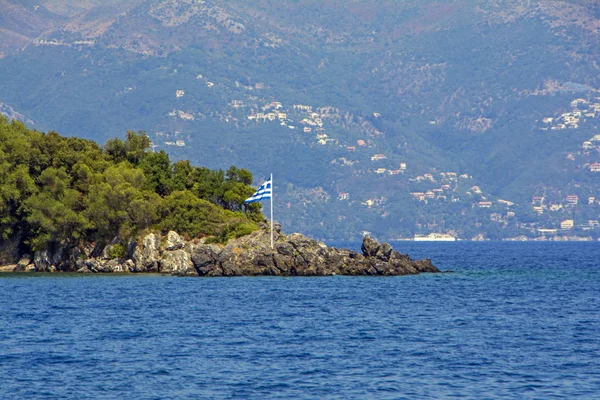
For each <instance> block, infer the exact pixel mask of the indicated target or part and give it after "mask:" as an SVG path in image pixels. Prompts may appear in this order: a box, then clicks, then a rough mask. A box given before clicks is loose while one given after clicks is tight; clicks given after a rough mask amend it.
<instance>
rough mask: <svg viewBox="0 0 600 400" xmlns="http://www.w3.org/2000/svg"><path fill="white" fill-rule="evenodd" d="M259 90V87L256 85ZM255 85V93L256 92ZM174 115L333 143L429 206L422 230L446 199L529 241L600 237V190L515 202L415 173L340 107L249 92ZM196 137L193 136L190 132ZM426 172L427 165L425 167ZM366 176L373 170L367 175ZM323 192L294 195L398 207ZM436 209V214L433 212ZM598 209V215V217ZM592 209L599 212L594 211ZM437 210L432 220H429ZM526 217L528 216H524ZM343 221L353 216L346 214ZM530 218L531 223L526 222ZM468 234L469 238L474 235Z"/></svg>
mask: <svg viewBox="0 0 600 400" xmlns="http://www.w3.org/2000/svg"><path fill="white" fill-rule="evenodd" d="M196 78H197V79H198V80H200V81H201V82H202V84H203V85H204V86H205V87H206V88H210V89H211V90H214V89H216V88H221V89H226V88H225V87H223V85H221V84H215V83H214V82H212V81H209V80H208V79H207V78H206V77H204V76H203V75H198V76H197V77H196ZM250 89H252V91H253V90H254V88H250ZM250 89H248V90H250ZM189 92H190V90H189V89H178V90H177V91H176V92H175V94H174V95H175V96H174V97H175V99H176V100H178V101H181V100H183V99H185V97H186V96H188V94H189ZM597 100H598V102H594V101H589V100H586V99H582V98H578V99H575V100H573V101H572V102H571V104H570V105H571V108H572V110H571V111H570V112H567V113H563V114H561V115H560V116H558V117H556V118H553V117H548V118H544V120H543V124H544V125H543V126H542V127H541V128H540V129H541V130H562V129H578V128H579V127H580V125H581V124H582V123H585V122H586V121H587V120H589V119H593V118H600V98H598V99H597ZM169 117H171V118H175V119H177V120H180V121H184V122H189V123H193V122H194V121H196V120H203V119H206V118H212V119H216V120H219V121H221V122H225V123H228V124H233V125H235V127H236V128H239V129H248V128H256V127H258V126H261V125H263V124H269V125H270V126H273V127H279V128H278V129H281V130H282V132H284V131H288V132H290V133H293V134H294V135H297V136H298V137H300V138H301V139H302V141H303V142H304V143H305V144H306V145H307V146H309V147H311V146H330V148H331V151H333V152H334V153H335V154H337V156H336V157H335V158H333V159H332V160H331V161H330V164H331V165H333V166H338V167H341V168H348V169H349V170H348V171H349V172H350V173H351V174H354V175H357V174H358V175H360V176H372V178H371V179H381V178H383V177H388V178H386V179H396V180H397V181H398V182H399V183H400V184H401V185H403V187H405V188H406V189H405V190H406V191H407V192H408V193H409V194H410V198H411V199H412V201H414V202H415V206H416V207H417V209H421V208H422V209H423V213H422V216H421V219H420V222H418V223H417V227H416V228H417V229H420V230H421V231H422V232H425V233H426V232H427V231H428V230H431V231H440V230H442V229H441V228H440V227H439V226H438V225H437V224H436V223H434V222H428V218H432V219H433V220H432V221H435V220H436V219H437V218H439V217H438V216H437V215H438V212H439V211H436V212H432V210H433V209H432V207H434V208H435V210H438V209H439V207H440V206H442V207H444V206H443V205H444V204H453V205H454V207H459V209H460V210H462V211H461V212H462V213H467V214H469V213H470V214H473V215H476V217H474V218H475V219H474V222H473V224H474V225H475V228H477V227H481V226H482V224H483V223H482V222H481V221H482V219H481V218H483V217H484V216H485V218H486V219H487V220H488V223H491V224H492V225H494V224H495V226H497V228H498V229H505V228H507V227H509V226H512V225H514V226H516V227H517V231H518V232H520V233H521V234H520V235H517V236H516V237H517V238H519V240H525V239H538V240H540V239H552V238H555V239H564V238H573V237H579V236H581V234H582V233H583V234H584V235H585V234H591V235H592V236H594V237H596V236H600V224H599V222H598V221H599V219H600V216H599V215H598V212H597V211H599V210H600V207H599V206H600V197H598V196H600V194H598V195H594V196H583V195H582V197H580V196H579V195H577V194H575V193H573V194H566V195H564V196H562V198H556V199H554V198H553V199H552V201H550V200H549V198H547V197H544V196H537V195H532V201H531V203H530V204H521V205H519V204H516V203H515V202H513V201H510V200H506V199H501V198H495V197H494V196H492V195H490V194H488V193H486V192H485V191H484V189H483V188H482V187H481V186H480V185H478V184H477V183H476V180H475V179H474V178H473V177H472V176H470V175H469V174H467V173H459V172H454V171H446V172H439V170H438V169H437V168H436V167H435V166H431V167H430V168H431V171H430V172H426V173H421V174H416V173H414V172H411V169H410V163H409V162H408V161H407V160H402V159H400V160H399V159H398V156H397V155H393V154H386V153H385V152H378V151H377V149H378V145H377V142H378V138H381V137H383V136H384V134H383V133H382V132H380V131H379V130H378V129H377V128H375V126H373V124H372V123H370V122H369V121H366V120H365V119H364V118H362V117H357V116H354V115H351V114H350V113H347V112H346V113H344V112H342V111H341V110H340V109H339V108H338V107H335V106H331V105H328V106H320V107H316V106H312V105H307V104H291V105H287V104H285V103H284V102H282V101H277V100H270V101H269V100H262V101H261V100H260V99H258V98H257V97H256V96H246V97H245V98H238V99H233V100H230V101H229V103H228V104H227V105H226V107H224V108H223V109H221V110H220V111H214V112H211V113H207V114H204V113H202V112H201V111H192V110H187V111H185V110H184V109H173V110H172V111H171V112H169ZM372 117H373V118H374V119H379V118H382V116H381V114H380V113H373V115H372ZM187 138H189V136H188V137H187ZM154 140H155V141H156V142H157V143H159V144H162V145H165V146H172V147H181V148H183V147H185V146H186V145H187V143H186V137H184V135H182V134H181V131H173V132H171V133H165V132H156V133H155V136H154ZM581 154H582V155H587V156H589V157H594V156H597V155H598V154H600V135H594V136H593V137H591V138H589V140H586V141H584V142H583V143H582V144H581ZM598 161H600V157H599V158H598ZM598 161H595V162H588V163H586V164H585V165H584V167H585V170H587V171H589V172H590V173H598V172H600V162H598ZM421 170H422V169H421ZM365 174H366V175H365ZM598 176H599V177H600V174H598ZM317 189H318V190H317V191H316V192H315V193H320V194H319V195H318V196H317V197H318V198H319V199H320V200H318V199H317V200H315V199H316V198H315V196H316V195H314V194H313V195H311V194H308V193H309V192H307V193H306V194H305V195H300V192H297V193H296V194H293V193H290V195H291V196H308V197H304V200H303V203H304V204H306V202H310V201H311V200H310V199H311V198H312V199H313V201H322V202H328V201H341V202H347V203H348V205H349V206H351V207H352V206H358V207H365V208H366V209H369V210H373V211H376V212H378V213H380V214H381V215H382V216H386V215H389V213H388V211H387V209H388V208H389V207H390V205H391V203H390V202H391V201H392V200H391V199H390V198H389V197H388V196H382V195H377V194H375V195H374V196H365V195H364V194H362V195H361V194H356V193H353V192H352V191H351V190H342V191H338V192H336V193H328V192H327V191H326V190H325V189H324V188H317ZM427 210H429V211H427ZM575 211H578V212H581V214H582V217H577V218H575V217H573V215H574V214H576V212H575ZM594 212H595V214H594ZM590 213H591V214H590ZM427 215H429V217H427ZM583 215H586V216H589V218H588V217H583ZM524 216H526V218H524ZM338 219H339V220H340V221H341V220H345V217H344V216H343V215H340V216H339V217H338ZM525 220H526V221H525ZM445 231H446V233H447V232H450V233H452V232H456V231H455V230H454V228H451V227H447V228H446V229H445ZM476 238H478V239H482V238H485V235H476ZM467 239H468V238H467Z"/></svg>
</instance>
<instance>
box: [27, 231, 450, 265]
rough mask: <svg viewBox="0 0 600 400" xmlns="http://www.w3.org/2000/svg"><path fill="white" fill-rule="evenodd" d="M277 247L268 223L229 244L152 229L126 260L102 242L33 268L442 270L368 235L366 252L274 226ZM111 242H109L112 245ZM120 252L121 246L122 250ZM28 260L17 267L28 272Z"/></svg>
mask: <svg viewBox="0 0 600 400" xmlns="http://www.w3.org/2000/svg"><path fill="white" fill-rule="evenodd" d="M274 228H275V231H274V234H273V247H271V235H270V231H269V228H268V226H267V225H266V224H263V226H261V229H259V230H257V231H255V232H253V233H251V234H250V235H247V236H244V237H241V238H238V239H234V240H231V241H229V243H227V245H225V246H223V245H217V244H208V243H205V242H204V240H202V239H201V240H195V241H190V242H186V241H185V240H184V239H183V238H182V237H181V236H180V235H179V234H177V233H176V232H169V233H168V234H167V235H166V237H164V238H162V237H161V236H160V235H158V234H156V233H150V234H148V235H146V236H144V237H143V238H141V240H140V241H139V243H138V242H130V244H129V245H128V246H127V250H126V251H122V253H126V254H123V255H122V256H123V258H112V259H111V258H110V255H111V254H114V251H110V249H109V250H107V248H106V247H104V248H98V246H99V245H95V246H92V245H90V246H88V248H87V249H86V248H72V249H70V250H69V249H66V248H64V247H62V246H57V247H56V248H54V249H51V250H46V251H41V252H36V254H35V255H34V257H33V259H34V263H35V270H37V271H43V272H53V271H77V272H80V273H162V274H171V275H178V276H206V277H215V276H258V275H261V276H264V275H273V276H327V275H388V276H393V275H411V274H418V273H422V272H439V270H438V269H437V268H436V267H435V266H434V265H433V264H432V263H431V261H430V260H428V259H425V260H417V261H414V260H411V258H410V257H409V256H408V255H406V254H401V253H399V252H398V251H396V250H394V249H393V248H392V246H390V245H389V244H388V243H383V244H381V243H379V242H378V241H377V240H375V239H373V238H371V237H369V236H367V237H365V238H364V240H363V243H362V246H361V250H362V252H360V253H359V252H356V251H351V250H347V249H339V248H336V247H328V246H327V245H325V243H322V242H319V241H317V240H314V239H311V238H308V237H306V236H304V235H301V234H299V233H293V234H290V235H284V234H283V233H282V232H281V227H280V226H279V225H275V226H274ZM108 246H111V245H110V244H109V245H108ZM121 250H122V249H121ZM30 262H31V261H30V259H29V258H27V259H23V260H22V261H21V262H20V264H23V265H21V266H20V267H19V270H26V269H27V264H29V263H30Z"/></svg>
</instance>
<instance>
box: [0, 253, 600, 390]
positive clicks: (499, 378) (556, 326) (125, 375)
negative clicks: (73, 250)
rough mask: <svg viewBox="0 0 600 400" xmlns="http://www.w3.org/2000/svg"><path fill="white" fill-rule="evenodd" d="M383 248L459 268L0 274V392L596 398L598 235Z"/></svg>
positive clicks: (599, 373) (599, 368)
mask: <svg viewBox="0 0 600 400" xmlns="http://www.w3.org/2000/svg"><path fill="white" fill-rule="evenodd" d="M346 245H348V246H350V247H354V248H356V247H357V244H352V243H350V244H346ZM394 245H395V247H396V248H398V249H399V250H400V251H402V252H408V253H409V254H410V255H411V256H413V258H422V257H430V258H432V259H433V262H434V264H436V265H438V266H439V267H441V268H442V269H452V270H453V271H455V273H452V274H438V275H420V276H411V277H341V276H337V277H326V278H274V277H259V278H232V279H220V278H208V279H205V278H173V277H167V276H152V275H145V276H142V275H125V276H111V275H104V276H81V275H71V274H69V275H61V274H54V275H43V274H3V275H0V398H3V399H4V398H6V399H12V398H14V399H17V398H45V399H53V398H56V399H58V398H61V399H63V398H72V399H75V398H107V399H108V398H137V399H168V398H255V399H262V398H285V399H289V398H295V399H296V398H298V399H304V398H307V399H308V398H310V399H326V398H377V399H386V398H390V399H391V398H404V397H417V398H448V397H460V398H474V399H481V398H540V399H551V398H590V399H591V398H599V397H600V300H599V297H600V243H460V242H459V243H411V242H400V243H396V244H394Z"/></svg>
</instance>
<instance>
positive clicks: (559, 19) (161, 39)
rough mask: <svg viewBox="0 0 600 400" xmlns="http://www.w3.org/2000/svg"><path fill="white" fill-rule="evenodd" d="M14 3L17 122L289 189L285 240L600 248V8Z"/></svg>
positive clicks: (537, 1) (6, 102) (6, 46)
mask: <svg viewBox="0 0 600 400" xmlns="http://www.w3.org/2000/svg"><path fill="white" fill-rule="evenodd" d="M0 5H2V8H1V9H2V13H0V39H2V40H0V52H1V54H0V112H2V113H4V114H6V115H10V116H11V117H16V118H19V119H21V120H23V121H25V122H26V124H27V126H29V127H31V128H37V129H40V130H48V129H57V130H59V131H60V132H62V133H64V134H67V135H75V136H79V137H84V138H91V139H95V140H98V141H101V142H103V141H105V140H107V139H108V138H111V137H115V136H117V135H122V134H123V132H125V131H127V130H128V129H135V130H144V131H146V132H147V133H148V137H149V139H150V140H151V142H152V145H153V146H155V149H156V150H158V151H160V150H164V151H165V152H167V153H168V154H169V155H170V156H171V157H172V158H173V159H175V160H179V159H190V160H191V161H192V162H194V163H199V164H201V165H206V166H208V167H211V168H221V169H225V168H227V167H228V166H229V165H231V164H235V165H239V166H243V167H245V168H248V169H250V170H252V171H255V172H256V173H257V174H259V175H260V176H261V177H262V176H268V174H269V173H271V172H272V173H274V176H275V192H276V202H275V215H276V219H278V220H279V221H280V222H282V224H283V226H284V229H285V230H288V231H301V232H304V233H307V234H310V235H312V236H314V237H317V238H339V239H342V238H347V239H356V238H358V237H360V236H361V234H362V233H363V231H369V232H371V233H372V234H374V235H375V236H378V237H380V238H382V239H393V238H401V237H411V236H412V235H414V234H416V233H429V232H447V233H451V234H453V235H455V236H458V237H461V238H465V239H471V238H491V239H500V238H512V237H521V236H527V237H538V236H548V237H550V236H552V237H555V236H556V235H557V236H559V237H567V236H574V235H576V236H590V237H597V236H598V233H599V232H600V230H598V229H597V227H596V224H597V222H598V220H600V216H599V213H598V207H599V206H600V203H599V202H598V201H599V200H598V199H599V198H600V193H599V189H598V188H599V187H600V184H599V183H600V182H599V179H600V173H599V172H597V171H598V168H597V167H596V164H597V163H599V162H600V137H598V138H596V135H598V134H600V92H599V90H600V67H599V65H600V1H598V0H590V1H579V0H569V1H567V0H560V1H559V0H505V1H500V0H484V1H477V2H474V1H462V0H433V1H425V0H417V1H413V0H411V1H408V0H393V1H392V0H382V1H379V0H378V1H375V0H358V1H351V2H349V1H342V0H323V1H316V0H299V1H298V0H280V1H278V2H274V1H272V0H257V1H253V2H247V1H242V0H228V1H219V0H206V1H197V0H179V1H176V0H136V1H124V0H112V1H110V2H98V1H85V2H75V1H67V2H64V1H63V2H61V1H55V0H43V1H40V2H38V3H36V4H32V3H31V4H30V3H26V4H25V3H23V2H17V1H13V0H2V2H1V3H0ZM256 183H260V182H256ZM569 196H577V197H578V199H579V200H578V202H577V204H573V203H570V202H569V201H568V199H573V197H569ZM539 198H543V199H544V200H543V201H541V202H540V201H539ZM570 220H573V221H574V224H573V228H571V229H567V230H561V229H564V228H561V226H562V225H561V224H562V223H563V222H565V221H570ZM567 225H568V224H566V225H565V226H567ZM548 232H550V233H548Z"/></svg>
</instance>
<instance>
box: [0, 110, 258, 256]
mask: <svg viewBox="0 0 600 400" xmlns="http://www.w3.org/2000/svg"><path fill="white" fill-rule="evenodd" d="M150 145H151V143H150V140H149V139H148V137H147V136H146V134H145V133H143V132H137V133H136V132H133V131H129V132H127V138H126V140H125V141H122V140H121V139H112V140H109V141H108V142H107V143H106V144H105V146H104V148H102V147H100V146H98V145H97V144H96V143H95V142H92V141H89V140H85V139H80V138H67V137H63V136H61V135H59V134H57V133H55V132H49V133H40V132H37V131H33V130H30V129H27V128H26V127H25V126H24V125H23V124H22V123H21V122H17V121H14V120H13V121H12V122H9V121H8V119H6V118H5V117H3V116H0V160H1V161H0V180H1V181H2V185H0V235H1V238H0V241H1V240H7V239H11V238H12V239H14V238H15V237H19V238H21V241H22V243H23V244H24V246H26V247H28V248H29V249H31V250H41V249H45V248H48V247H50V246H52V245H54V244H58V243H61V244H77V243H79V242H81V241H100V242H108V241H113V240H115V238H118V240H121V241H123V242H125V241H126V240H127V239H129V238H131V237H133V236H135V235H137V234H140V233H142V232H143V231H145V230H150V229H151V230H161V231H168V230H175V231H177V232H179V233H180V234H183V235H187V236H190V237H199V236H200V237H202V236H211V237H213V239H212V240H215V241H226V240H228V239H230V238H233V237H238V236H241V235H245V234H248V233H250V232H252V231H253V230H255V229H257V222H258V221H261V220H262V219H263V216H262V214H261V212H260V205H256V204H251V205H249V206H248V207H247V209H245V206H244V200H245V199H246V198H247V197H248V196H250V195H251V194H252V193H253V191H254V189H253V188H252V187H251V186H250V185H251V183H252V174H251V173H250V172H249V171H247V170H245V169H238V168H236V167H231V168H229V170H227V171H226V172H225V171H222V170H210V169H208V168H202V167H195V166H192V165H191V164H190V163H189V162H188V161H177V162H175V163H172V162H171V161H170V159H169V156H168V155H167V154H166V153H165V152H164V151H160V152H152V151H150V150H149V149H150Z"/></svg>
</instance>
